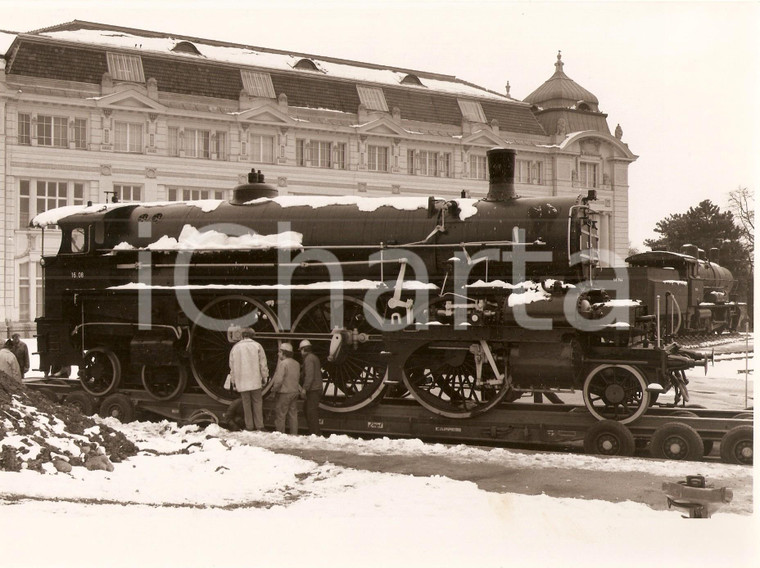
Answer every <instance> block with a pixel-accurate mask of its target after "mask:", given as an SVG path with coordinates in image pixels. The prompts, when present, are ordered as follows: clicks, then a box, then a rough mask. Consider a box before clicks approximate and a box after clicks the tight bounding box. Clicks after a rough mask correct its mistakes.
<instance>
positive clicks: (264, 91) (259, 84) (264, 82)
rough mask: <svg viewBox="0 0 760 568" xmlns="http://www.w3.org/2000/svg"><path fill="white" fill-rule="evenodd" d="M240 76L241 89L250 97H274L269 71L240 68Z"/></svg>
mask: <svg viewBox="0 0 760 568" xmlns="http://www.w3.org/2000/svg"><path fill="white" fill-rule="evenodd" d="M240 78H241V79H242V80H243V89H245V92H246V93H248V94H249V95H251V96H252V97H266V98H268V99H274V98H275V94H274V86H273V85H272V77H271V76H270V75H269V73H260V72H258V71H249V70H247V69H241V71H240Z"/></svg>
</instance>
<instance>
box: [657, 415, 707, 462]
mask: <svg viewBox="0 0 760 568" xmlns="http://www.w3.org/2000/svg"><path fill="white" fill-rule="evenodd" d="M649 447H650V449H651V451H652V456H653V457H655V458H660V459H668V460H687V461H692V460H698V459H700V458H701V457H702V456H704V455H705V446H704V443H703V442H702V438H700V436H699V434H698V433H697V431H696V430H695V429H694V428H692V427H691V426H689V425H688V424H683V423H682V422H667V423H665V424H663V425H662V426H660V427H659V428H657V430H655V431H654V434H652V441H651V443H650V444H649Z"/></svg>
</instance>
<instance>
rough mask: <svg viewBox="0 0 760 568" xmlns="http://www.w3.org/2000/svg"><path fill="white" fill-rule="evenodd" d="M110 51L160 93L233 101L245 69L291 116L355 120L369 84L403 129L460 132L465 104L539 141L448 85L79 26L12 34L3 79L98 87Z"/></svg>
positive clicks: (449, 81) (494, 100)
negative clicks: (316, 112) (319, 113)
mask: <svg viewBox="0 0 760 568" xmlns="http://www.w3.org/2000/svg"><path fill="white" fill-rule="evenodd" d="M113 51H118V52H129V53H132V54H139V55H140V58H141V60H142V65H143V69H144V74H145V78H146V79H148V78H151V77H152V78H155V79H156V80H157V83H158V90H159V91H163V92H167V93H177V94H185V95H197V96H204V97H214V98H221V99H228V100H236V101H237V100H238V99H239V96H240V92H241V90H243V82H242V79H241V73H240V70H241V69H251V70H258V71H266V72H268V73H269V75H270V77H271V81H272V85H273V87H274V92H275V96H279V95H280V94H285V95H286V96H287V100H288V104H289V105H291V106H296V107H306V108H317V109H326V110H333V111H339V112H345V113H352V114H356V113H357V109H358V107H359V104H360V100H359V95H358V93H357V89H356V85H357V84H370V85H373V86H378V87H380V88H382V89H383V93H384V95H385V99H386V101H387V104H388V109H389V110H392V109H393V108H398V109H399V110H400V113H401V117H402V118H403V119H405V120H412V121H420V122H430V123H438V124H444V125H457V126H461V124H462V120H463V115H462V110H461V109H460V106H459V104H458V99H466V100H474V101H478V102H479V103H480V104H481V106H482V108H483V111H484V115H485V118H486V120H487V122H488V123H491V122H493V121H494V120H496V121H497V122H498V125H499V128H500V129H501V130H503V131H507V132H514V133H520V134H529V135H538V136H543V135H545V132H544V131H543V129H542V127H541V125H540V124H539V122H538V121H537V120H536V118H535V117H534V116H533V114H532V112H531V110H530V106H529V105H527V104H525V103H523V102H521V101H517V100H515V99H512V98H510V97H508V96H506V95H502V94H499V93H495V92H493V91H490V90H488V89H485V88H483V87H480V86H477V85H474V84H472V83H468V82H466V81H463V80H461V79H458V78H456V77H454V76H451V75H442V74H439V73H430V72H424V71H417V70H411V69H405V68H400V67H391V66H384V65H377V64H372V63H362V62H357V61H350V60H344V59H338V58H331V57H322V56H313V55H309V54H304V53H295V52H285V51H280V50H273V49H267V48H261V47H255V46H248V45H241V44H233V43H227V42H221V41H216V40H208V39H201V38H195V37H188V36H180V35H176V34H168V33H163V32H154V31H147V30H137V29H132V28H122V27H117V26H110V25H105V24H97V23H92V22H83V21H79V20H75V21H73V22H69V23H66V24H61V25H58V26H53V27H49V28H45V29H42V30H36V31H34V32H30V33H28V34H20V35H19V36H18V38H17V39H16V41H15V43H14V46H12V47H11V49H10V51H9V60H10V64H9V65H8V70H7V73H9V74H18V75H25V76H32V77H40V78H47V79H58V80H65V81H76V82H83V83H91V84H100V83H101V81H102V78H103V74H104V73H106V72H108V62H107V55H106V53H107V52H113ZM304 60H306V62H308V63H309V65H308V66H307V65H304V64H303V63H304Z"/></svg>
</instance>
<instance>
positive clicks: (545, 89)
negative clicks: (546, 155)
mask: <svg viewBox="0 0 760 568" xmlns="http://www.w3.org/2000/svg"><path fill="white" fill-rule="evenodd" d="M564 66H565V64H564V63H563V62H562V52H561V51H560V52H559V53H557V62H556V63H555V64H554V67H555V68H556V70H555V71H554V75H552V76H551V77H550V78H549V79H548V80H547V81H546V82H545V83H544V84H543V85H541V86H540V87H539V88H538V89H536V90H535V91H533V92H532V93H531V94H530V95H528V96H527V97H525V102H526V103H529V104H530V105H531V108H532V109H533V114H535V116H536V118H537V119H538V121H539V122H540V123H541V126H543V127H544V130H545V131H546V133H547V134H549V135H553V134H557V135H560V136H564V135H565V134H567V133H570V132H581V131H587V130H595V131H598V132H603V133H605V134H609V133H610V129H609V127H608V126H607V115H606V114H604V113H603V112H600V111H599V99H597V98H596V96H594V94H593V93H592V92H591V91H589V90H587V89H584V88H583V87H581V86H580V85H579V84H578V83H576V82H575V81H573V80H572V79H571V78H570V77H568V76H567V75H566V74H565V71H564V70H563V68H564Z"/></svg>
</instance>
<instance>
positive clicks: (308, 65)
mask: <svg viewBox="0 0 760 568" xmlns="http://www.w3.org/2000/svg"><path fill="white" fill-rule="evenodd" d="M293 68H294V69H302V70H304V71H319V68H318V67H317V64H316V63H314V62H313V61H312V60H311V59H306V58H304V59H301V60H299V61H298V63H296V64H295V65H294V66H293Z"/></svg>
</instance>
